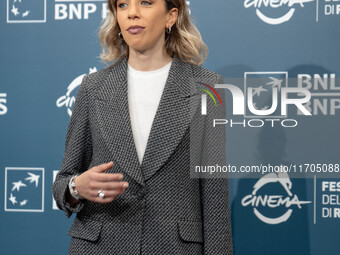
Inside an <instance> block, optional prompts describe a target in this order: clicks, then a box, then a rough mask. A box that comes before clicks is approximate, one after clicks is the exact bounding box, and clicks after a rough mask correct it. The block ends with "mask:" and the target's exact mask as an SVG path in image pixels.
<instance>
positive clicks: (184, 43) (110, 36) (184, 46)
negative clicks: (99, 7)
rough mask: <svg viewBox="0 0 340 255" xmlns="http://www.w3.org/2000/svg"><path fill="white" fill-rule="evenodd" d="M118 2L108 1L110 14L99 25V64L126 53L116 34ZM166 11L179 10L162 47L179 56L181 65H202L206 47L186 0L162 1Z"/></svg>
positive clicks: (121, 40) (126, 54)
mask: <svg viewBox="0 0 340 255" xmlns="http://www.w3.org/2000/svg"><path fill="white" fill-rule="evenodd" d="M116 2H117V0H108V6H109V12H108V16H107V17H106V19H105V20H104V21H103V22H102V23H101V26H100V29H99V39H100V44H101V46H102V52H101V54H100V56H99V58H100V59H101V61H102V62H104V63H105V62H111V61H115V60H117V62H118V61H120V60H121V59H122V58H124V57H125V56H128V54H129V47H128V45H127V44H126V42H125V41H124V40H123V39H120V38H119V36H118V33H119V32H120V28H119V25H118V22H117V18H116V17H117V15H116V14H117V3H116ZM164 2H165V4H166V8H167V10H168V11H170V10H171V9H172V8H177V9H178V18H177V21H176V22H175V24H174V25H173V26H172V27H171V32H170V34H166V33H165V28H164V33H165V36H166V37H165V47H166V50H167V52H168V54H169V55H170V56H171V57H173V56H174V55H175V56H176V57H178V58H179V59H180V60H182V61H183V62H189V63H192V64H195V65H201V64H202V63H203V62H204V61H205V59H206V58H207V56H208V48H207V46H206V44H205V43H204V42H203V40H202V37H201V34H200V32H199V31H198V29H197V28H196V26H195V25H194V24H193V22H192V19H191V17H190V14H189V9H188V6H187V4H186V2H185V0H164Z"/></svg>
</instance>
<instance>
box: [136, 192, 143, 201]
mask: <svg viewBox="0 0 340 255" xmlns="http://www.w3.org/2000/svg"><path fill="white" fill-rule="evenodd" d="M136 196H137V198H138V199H140V200H142V199H143V198H144V196H145V194H144V191H141V192H139V193H137V194H136Z"/></svg>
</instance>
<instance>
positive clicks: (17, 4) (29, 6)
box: [7, 0, 46, 23]
mask: <svg viewBox="0 0 340 255" xmlns="http://www.w3.org/2000/svg"><path fill="white" fill-rule="evenodd" d="M45 22H46V0H35V1H31V0H7V23H45Z"/></svg>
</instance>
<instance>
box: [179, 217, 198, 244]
mask: <svg viewBox="0 0 340 255" xmlns="http://www.w3.org/2000/svg"><path fill="white" fill-rule="evenodd" d="M177 225H178V232H179V235H180V237H181V238H182V239H183V240H184V241H187V242H203V224H202V222H201V221H189V220H179V221H178V222H177Z"/></svg>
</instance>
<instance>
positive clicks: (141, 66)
mask: <svg viewBox="0 0 340 255" xmlns="http://www.w3.org/2000/svg"><path fill="white" fill-rule="evenodd" d="M171 61H172V57H170V56H169V54H168V53H167V52H164V51H159V52H154V53H147V52H143V53H141V52H138V51H133V50H132V51H129V59H128V63H129V65H130V66H131V67H132V68H133V69H135V70H138V71H153V70H157V69H160V68H162V67H163V66H165V65H167V64H169V63H170V62H171Z"/></svg>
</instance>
